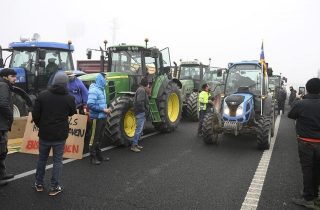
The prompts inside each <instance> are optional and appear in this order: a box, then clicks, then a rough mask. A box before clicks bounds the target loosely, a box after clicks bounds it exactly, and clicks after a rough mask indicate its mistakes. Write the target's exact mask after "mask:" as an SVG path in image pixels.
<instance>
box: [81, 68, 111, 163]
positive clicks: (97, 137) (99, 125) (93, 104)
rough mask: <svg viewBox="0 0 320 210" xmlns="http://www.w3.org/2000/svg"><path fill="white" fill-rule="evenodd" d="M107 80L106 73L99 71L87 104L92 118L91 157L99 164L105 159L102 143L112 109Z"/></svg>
mask: <svg viewBox="0 0 320 210" xmlns="http://www.w3.org/2000/svg"><path fill="white" fill-rule="evenodd" d="M106 84H107V81H106V79H105V74H104V73H99V74H98V76H97V78H96V83H92V84H91V85H90V87H89V93H88V101H87V105H88V108H89V112H90V120H91V121H92V128H91V138H90V157H91V163H92V164H94V165H99V164H100V163H101V161H103V160H109V158H103V157H102V154H101V149H100V144H101V140H102V139H103V137H104V127H105V126H106V118H107V114H109V113H110V112H111V109H108V107H107V100H106V93H105V87H106Z"/></svg>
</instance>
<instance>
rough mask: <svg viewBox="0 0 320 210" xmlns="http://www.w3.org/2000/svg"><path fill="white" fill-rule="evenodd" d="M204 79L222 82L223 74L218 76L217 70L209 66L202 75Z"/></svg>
mask: <svg viewBox="0 0 320 210" xmlns="http://www.w3.org/2000/svg"><path fill="white" fill-rule="evenodd" d="M203 80H204V81H211V82H217V83H223V74H222V75H221V76H220V77H218V74H217V70H214V69H212V68H210V71H206V72H205V74H204V76H203Z"/></svg>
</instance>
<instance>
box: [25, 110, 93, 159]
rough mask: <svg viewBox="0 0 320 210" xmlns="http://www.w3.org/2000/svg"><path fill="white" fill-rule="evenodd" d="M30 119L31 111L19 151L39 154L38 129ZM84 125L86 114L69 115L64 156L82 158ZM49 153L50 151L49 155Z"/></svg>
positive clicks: (85, 124) (85, 123)
mask: <svg viewBox="0 0 320 210" xmlns="http://www.w3.org/2000/svg"><path fill="white" fill-rule="evenodd" d="M31 121H32V116H31V113H29V116H28V119H27V124H26V129H25V132H24V136H23V140H22V145H21V149H20V152H23V153H29V154H39V137H38V130H39V129H38V128H37V126H36V125H35V124H34V123H33V122H31ZM86 127H87V116H86V115H80V114H75V115H73V116H72V117H69V136H68V138H67V141H66V145H65V147H64V154H63V157H64V158H72V159H81V158H82V153H83V144H84V137H85V134H86ZM51 155H52V151H51V152H50V156H51Z"/></svg>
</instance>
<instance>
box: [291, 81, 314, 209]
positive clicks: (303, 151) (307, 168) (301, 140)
mask: <svg viewBox="0 0 320 210" xmlns="http://www.w3.org/2000/svg"><path fill="white" fill-rule="evenodd" d="M306 89H307V92H308V94H307V95H305V96H304V97H303V99H302V100H298V101H297V102H296V103H294V104H293V107H292V109H291V111H290V112H289V114H288V117H289V118H291V119H294V120H296V132H297V139H298V152H299V158H300V164H301V169H302V174H303V196H302V198H293V199H292V201H293V202H294V203H295V204H297V205H301V206H305V207H307V208H315V206H314V205H315V204H314V203H315V201H317V203H318V204H319V201H318V200H317V199H318V196H319V185H320V108H319V107H320V79H319V78H312V79H310V80H309V81H308V82H307V84H306Z"/></svg>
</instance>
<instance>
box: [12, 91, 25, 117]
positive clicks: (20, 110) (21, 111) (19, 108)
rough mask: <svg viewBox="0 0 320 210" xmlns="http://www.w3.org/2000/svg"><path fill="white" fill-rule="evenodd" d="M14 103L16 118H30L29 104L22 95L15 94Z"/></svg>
mask: <svg viewBox="0 0 320 210" xmlns="http://www.w3.org/2000/svg"><path fill="white" fill-rule="evenodd" d="M12 103H13V114H14V117H23V116H28V106H27V103H26V101H25V100H24V99H23V98H22V97H21V96H20V95H18V94H15V93H13V95H12Z"/></svg>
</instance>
